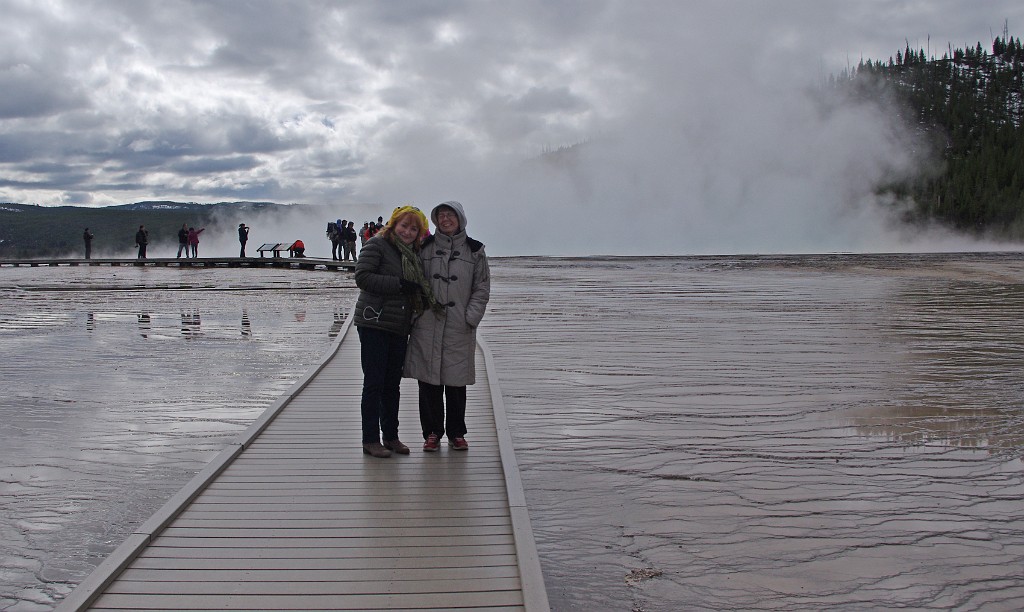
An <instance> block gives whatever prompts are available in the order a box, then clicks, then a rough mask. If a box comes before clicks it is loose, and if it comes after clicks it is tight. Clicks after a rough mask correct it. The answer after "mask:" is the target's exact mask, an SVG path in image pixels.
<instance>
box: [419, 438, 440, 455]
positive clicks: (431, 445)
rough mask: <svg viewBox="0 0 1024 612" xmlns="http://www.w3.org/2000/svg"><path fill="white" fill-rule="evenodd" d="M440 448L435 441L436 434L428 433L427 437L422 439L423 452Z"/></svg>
mask: <svg viewBox="0 0 1024 612" xmlns="http://www.w3.org/2000/svg"><path fill="white" fill-rule="evenodd" d="M440 448H441V444H440V443H439V442H438V441H437V434H430V435H429V436H427V439H426V440H424V441H423V452H425V453H434V452H437V450H438V449H440Z"/></svg>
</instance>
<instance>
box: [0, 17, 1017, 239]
mask: <svg viewBox="0 0 1024 612" xmlns="http://www.w3.org/2000/svg"><path fill="white" fill-rule="evenodd" d="M0 11H2V12H0V16H2V17H3V19H4V23H5V24H6V26H7V27H6V28H5V31H6V32H7V34H6V35H5V37H4V38H3V40H0V90H2V91H3V92H4V95H3V96H2V99H0V200H2V201H10V202H23V203H38V204H41V205H59V204H74V205H87V206H104V205H109V204H120V203H127V202H134V201H142V200H178V201H197V202H218V201H233V200H250V201H273V202H279V203H301V204H314V205H316V204H319V205H325V206H326V208H325V212H324V214H323V215H322V216H317V215H312V216H310V215H307V214H305V213H299V214H297V216H296V217H295V218H294V219H293V218H292V216H285V217H283V218H277V219H268V220H266V221H264V220H262V219H242V220H244V221H245V222H246V223H247V224H249V225H250V226H252V228H253V230H252V234H251V237H250V243H249V249H250V253H252V252H253V251H254V249H255V248H256V247H257V246H259V244H260V243H262V242H269V241H273V240H277V239H280V240H285V239H289V240H290V239H294V238H302V239H303V240H304V241H305V242H306V243H307V245H308V246H309V247H310V251H311V254H313V255H319V256H323V255H326V254H328V253H329V243H327V242H326V240H325V239H324V235H323V229H324V225H325V224H326V222H327V221H328V220H329V219H333V218H337V217H344V218H353V219H354V220H355V221H357V226H361V225H362V222H363V221H366V220H368V219H370V218H376V217H377V216H378V215H383V216H385V217H387V216H388V212H389V211H390V210H391V209H392V208H393V207H394V206H396V205H400V204H406V203H413V204H416V205H418V206H420V207H421V208H430V207H431V206H433V205H434V204H436V203H438V202H441V201H445V200H450V199H455V200H459V201H461V202H462V203H463V204H464V205H465V208H466V212H467V215H468V217H469V227H468V229H469V232H470V234H471V235H473V236H474V237H476V238H478V239H480V240H482V241H483V242H485V243H486V244H487V245H488V252H489V253H491V254H492V255H513V254H550V255H588V254H690V253H777V252H834V251H914V250H969V249H988V248H1006V247H1005V245H993V244H981V243H978V242H975V241H971V240H968V239H966V238H963V237H957V236H954V235H951V234H949V233H946V232H943V231H941V230H937V229H934V230H930V231H922V230H918V229H915V230H910V229H909V228H906V227H901V226H900V224H899V223H898V221H897V220H896V219H898V217H899V211H900V208H899V205H894V204H893V203H890V202H885V201H879V200H878V198H876V197H875V196H874V195H873V194H874V188H875V186H876V185H877V184H878V182H879V181H881V180H884V179H890V178H893V177H900V176H910V175H913V174H914V173H916V172H919V171H921V170H922V169H923V168H924V167H926V166H927V164H928V163H929V158H928V153H927V151H925V150H923V149H922V148H921V147H920V146H919V144H918V143H917V142H916V141H915V138H914V134H915V132H914V130H913V129H912V126H904V125H898V124H896V123H894V122H893V121H892V111H891V109H888V108H886V107H885V106H884V104H883V103H882V102H881V101H879V102H878V103H876V104H859V105H858V104H847V105H843V106H838V107H831V108H829V109H828V110H827V111H826V110H824V109H823V106H822V105H821V104H819V103H818V102H816V101H815V99H814V94H813V91H814V89H815V87H816V86H817V84H818V83H820V82H821V80H822V79H823V78H825V77H827V76H828V75H829V74H831V73H837V72H838V71H840V70H842V69H844V68H846V67H847V66H849V65H856V63H857V62H858V61H859V60H860V59H861V58H862V57H863V58H865V59H868V58H870V59H883V60H885V59H888V57H889V56H890V55H894V54H895V52H896V50H897V49H902V48H903V47H904V45H905V44H907V43H908V42H909V44H910V46H911V47H913V48H915V49H918V48H921V49H927V50H928V51H930V52H931V53H932V54H934V55H941V54H942V52H943V51H945V50H946V48H947V44H950V45H952V46H953V47H958V46H959V47H963V46H965V45H971V46H973V45H974V44H976V43H978V42H979V41H980V42H981V43H982V44H983V45H985V46H988V45H989V44H990V41H991V38H992V35H993V34H995V35H999V34H1001V33H1002V28H1003V26H1004V24H1009V27H1010V34H1011V35H1015V36H1019V35H1020V34H1021V33H1020V32H1019V31H1014V28H1016V27H1018V26H1019V25H1020V24H1024V3H1020V2H1018V1H1016V0H995V1H992V2H985V3H977V2H970V1H954V0H936V1H933V2H927V3H923V2H892V1H888V0H886V1H883V0H864V1H858V2H831V1H820V0H776V1H772V2H765V1H754V0H746V1H716V2H712V1H710V0H708V1H695V2H678V1H675V0H664V1H641V2H628V1H624V0H622V1H600V0H586V1H583V0H575V1H567V0H544V1H541V0H536V1H529V0H527V1H522V2H498V1H493V2H491V1H463V2H460V1H445V2H437V1H421V2H328V1H312V0H311V1H302V2H299V1H270V0H262V1H261V0H254V1H250V2H201V1H174V0H170V1H161V2H157V1H155V0H141V1H137V0H132V1H128V0H122V1H117V0H106V1H100V0H93V1H90V0H77V1H74V2H72V1H70V0H65V1H61V0H52V1H50V2H45V3H40V2H35V1H30V0H0ZM573 145H580V146H573ZM546 150H560V151H561V152H560V153H558V154H555V155H549V156H541V153H542V152H543V151H546ZM368 202H374V203H378V204H374V205H367V204H365V203H368ZM229 221H235V220H233V219H232V220H225V223H224V224H223V230H221V229H218V232H217V233H216V234H214V233H212V232H209V231H208V232H206V233H204V235H203V237H202V239H201V244H200V254H201V255H230V254H234V253H236V252H237V241H236V237H235V234H234V227H236V226H237V223H236V224H235V226H232V225H231V224H230V223H229Z"/></svg>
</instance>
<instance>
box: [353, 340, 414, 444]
mask: <svg viewBox="0 0 1024 612" xmlns="http://www.w3.org/2000/svg"><path fill="white" fill-rule="evenodd" d="M356 331H357V332H358V333H359V358H360V362H361V363H362V366H363V397H362V402H361V404H360V412H361V413H362V417H363V444H367V443H369V442H380V434H381V433H382V432H383V434H384V439H385V440H397V439H398V401H399V399H400V397H401V395H400V391H399V385H401V383H402V365H403V364H404V363H405V349H406V347H407V346H408V344H409V337H408V336H400V335H398V334H393V333H391V332H386V331H384V330H381V329H373V328H370V327H357V328H356Z"/></svg>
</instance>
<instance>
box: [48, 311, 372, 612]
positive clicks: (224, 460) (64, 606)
mask: <svg viewBox="0 0 1024 612" xmlns="http://www.w3.org/2000/svg"><path fill="white" fill-rule="evenodd" d="M351 325H352V312H349V316H348V317H346V319H345V324H344V325H343V326H342V328H341V329H340V330H339V331H338V338H337V340H335V341H334V343H333V344H332V345H331V348H330V350H328V351H327V354H326V355H325V356H324V358H323V359H321V360H320V363H319V364H318V365H316V366H315V367H314V368H312V369H311V370H310V371H309V372H307V373H306V375H305V376H303V377H302V378H301V379H299V380H298V381H296V382H295V384H293V385H292V386H291V387H290V388H289V389H288V390H287V391H285V393H284V395H282V396H281V397H280V398H278V400H277V401H275V402H274V403H273V404H272V405H271V406H270V407H269V408H267V409H266V410H265V411H264V412H263V414H262V415H260V416H259V417H258V418H257V419H256V420H255V421H253V423H252V424H251V425H250V426H249V427H248V428H247V429H246V430H245V431H244V432H242V434H241V435H240V436H239V437H238V438H237V439H235V440H234V441H232V442H231V443H230V445H229V446H228V447H227V448H225V449H224V450H222V451H221V452H220V453H218V454H217V456H216V457H214V458H213V460H212V461H210V463H208V464H206V466H205V467H204V468H203V469H202V470H200V471H199V472H198V473H197V474H196V475H195V476H194V477H193V478H192V480H190V481H189V482H188V483H187V484H186V485H185V486H184V487H183V488H182V489H181V490H180V491H178V492H177V493H175V494H174V495H173V496H171V498H170V499H169V500H167V503H165V504H164V505H163V506H161V508H160V509H159V510H157V511H156V513H155V514H154V515H153V516H151V517H150V518H149V519H148V520H147V521H146V522H145V523H143V524H142V525H140V526H139V527H138V528H137V529H136V530H135V531H134V532H133V533H132V534H131V535H130V536H128V538H127V539H125V541H124V542H123V543H121V545H120V546H118V547H117V548H116V549H114V552H112V553H110V556H108V557H107V558H106V559H105V560H104V561H103V563H101V564H100V565H99V566H97V567H96V569H95V570H93V571H92V573H90V574H89V576H88V577H86V579H85V580H84V581H82V582H81V583H80V584H79V585H78V586H77V587H75V589H74V590H72V591H71V593H70V594H69V595H68V596H67V597H66V598H64V599H63V600H62V601H61V602H60V603H58V604H57V607H56V608H55V609H54V610H55V612H73V611H78V610H85V609H87V608H88V607H89V605H90V604H92V603H93V602H94V601H95V600H96V599H97V598H99V596H100V595H102V594H103V590H104V589H105V588H106V587H107V586H109V585H110V583H112V582H113V581H114V580H115V579H116V578H117V577H118V575H119V574H120V573H121V570H123V569H124V568H125V567H127V566H128V564H129V563H131V562H132V561H133V560H134V559H135V558H136V557H138V555H139V553H141V552H142V550H143V549H145V548H146V546H148V545H149V543H150V542H152V541H153V539H154V538H156V536H157V535H158V534H159V533H160V532H161V531H163V529H164V528H165V527H166V526H167V525H169V524H170V523H171V521H173V520H174V519H175V518H176V517H177V516H178V515H179V514H181V513H182V512H183V511H184V510H185V509H186V508H187V507H188V505H189V503H190V502H191V501H192V500H193V499H195V498H196V497H197V496H198V495H199V494H200V493H202V492H203V490H204V489H205V488H206V487H207V485H209V484H210V483H211V482H213V480H214V479H216V478H217V476H219V475H220V473H221V472H223V471H224V470H225V469H227V467H228V466H229V465H231V462H232V461H234V460H235V458H236V457H237V456H238V455H239V454H241V452H242V451H243V450H245V448H246V447H248V446H249V444H251V443H252V441H253V440H254V439H256V437H257V436H259V435H260V433H261V432H262V431H263V430H264V429H266V428H267V426H268V425H269V424H270V423H271V421H273V420H274V418H275V417H276V416H277V415H278V414H280V412H281V411H282V410H283V409H284V407H285V406H287V405H288V402H290V401H291V399H292V397H294V396H295V395H296V394H297V393H299V391H301V390H302V389H304V388H305V387H306V385H308V384H309V382H310V381H311V380H313V378H315V377H316V375H317V374H319V373H320V372H321V371H322V370H323V369H324V368H325V367H326V366H327V364H328V363H330V361H331V359H333V358H334V356H335V355H336V354H337V352H338V349H339V348H341V342H342V340H344V338H345V334H346V332H348V328H349V326H351Z"/></svg>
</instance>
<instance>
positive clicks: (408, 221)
mask: <svg viewBox="0 0 1024 612" xmlns="http://www.w3.org/2000/svg"><path fill="white" fill-rule="evenodd" d="M426 234H427V219H426V217H425V216H424V214H423V213H422V212H420V210H419V209H418V208H416V207H414V206H401V207H399V208H396V209H395V210H394V212H393V213H392V214H391V219H390V220H389V221H388V223H387V225H386V226H385V227H384V229H383V230H381V232H380V233H379V234H377V235H376V236H374V237H373V238H371V239H370V240H369V241H368V242H367V243H366V245H365V246H364V247H363V249H362V251H361V252H360V253H359V261H358V262H357V263H356V285H357V286H358V287H359V289H360V292H359V298H358V299H357V300H356V311H355V318H354V320H353V324H354V325H355V326H356V332H357V333H358V334H359V346H360V360H361V363H362V368H363V393H362V399H361V402H360V412H361V415H362V430H363V431H362V443H363V452H364V453H365V454H367V455H371V456H373V457H381V458H383V457H390V456H391V453H393V452H395V453H401V454H408V453H409V447H408V446H406V445H405V444H403V443H402V441H401V440H399V438H398V402H399V397H400V394H399V385H400V383H401V382H402V364H403V362H404V361H405V352H406V347H407V345H408V342H409V329H410V328H411V326H412V317H413V314H414V313H419V312H422V311H423V310H424V309H430V308H436V307H437V303H436V302H435V301H434V300H433V297H432V294H431V292H430V285H429V284H428V283H427V282H426V280H425V279H424V278H423V265H422V263H421V262H420V258H419V253H418V251H419V248H420V242H421V240H422V239H423V237H424V236H426ZM382 433H383V444H382V443H381V434H382Z"/></svg>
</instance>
